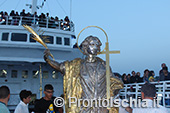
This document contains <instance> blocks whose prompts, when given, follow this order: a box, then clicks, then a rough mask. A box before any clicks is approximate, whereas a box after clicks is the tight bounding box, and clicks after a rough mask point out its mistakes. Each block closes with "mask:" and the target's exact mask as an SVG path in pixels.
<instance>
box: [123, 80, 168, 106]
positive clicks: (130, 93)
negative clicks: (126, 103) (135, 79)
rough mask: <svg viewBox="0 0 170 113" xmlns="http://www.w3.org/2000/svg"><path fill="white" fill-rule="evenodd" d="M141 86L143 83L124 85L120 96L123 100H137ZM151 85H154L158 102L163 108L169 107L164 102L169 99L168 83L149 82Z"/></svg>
mask: <svg viewBox="0 0 170 113" xmlns="http://www.w3.org/2000/svg"><path fill="white" fill-rule="evenodd" d="M143 84H144V83H133V84H124V89H122V90H121V92H120V96H121V97H122V98H125V99H128V98H129V97H133V98H135V99H138V98H139V97H141V87H142V85H143ZM151 84H155V86H156V92H157V98H158V99H159V100H160V101H159V102H160V103H162V104H163V106H165V107H170V105H167V104H166V100H167V99H170V81H160V82H151Z"/></svg>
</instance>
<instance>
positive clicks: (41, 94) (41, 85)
mask: <svg viewBox="0 0 170 113" xmlns="http://www.w3.org/2000/svg"><path fill="white" fill-rule="evenodd" d="M42 91H43V89H42V69H41V64H40V98H42Z"/></svg>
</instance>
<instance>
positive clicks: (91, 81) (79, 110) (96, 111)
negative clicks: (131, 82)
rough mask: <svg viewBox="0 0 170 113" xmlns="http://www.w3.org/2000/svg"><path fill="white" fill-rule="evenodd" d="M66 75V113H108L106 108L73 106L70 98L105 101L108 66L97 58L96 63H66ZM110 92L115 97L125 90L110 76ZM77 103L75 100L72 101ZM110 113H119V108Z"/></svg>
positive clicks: (76, 60) (76, 61)
mask: <svg viewBox="0 0 170 113" xmlns="http://www.w3.org/2000/svg"><path fill="white" fill-rule="evenodd" d="M64 65H65V75H64V82H63V83H64V99H65V108H66V113H108V110H107V108H106V107H95V106H94V107H91V106H89V107H84V106H83V105H82V104H81V106H80V107H78V106H77V104H71V107H69V97H75V98H76V99H98V98H101V99H104V98H106V92H107V91H106V89H107V88H106V64H105V62H104V61H103V60H102V59H100V58H98V57H97V61H96V62H93V63H91V62H86V61H85V60H83V59H79V58H77V59H74V60H72V61H70V62H69V61H66V62H65V63H64ZM110 76H111V78H110V83H111V84H110V86H111V87H110V92H111V96H112V97H114V96H115V95H116V94H117V93H118V90H120V89H122V88H123V83H122V81H121V80H119V79H118V78H116V77H115V76H114V75H112V72H111V74H110ZM72 101H73V102H74V101H75V100H74V99H73V100H72ZM110 113H118V108H114V107H113V108H111V110H110Z"/></svg>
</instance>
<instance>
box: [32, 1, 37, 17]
mask: <svg viewBox="0 0 170 113" xmlns="http://www.w3.org/2000/svg"><path fill="white" fill-rule="evenodd" d="M36 11H37V0H32V8H31V13H32V14H34V13H35V12H36Z"/></svg>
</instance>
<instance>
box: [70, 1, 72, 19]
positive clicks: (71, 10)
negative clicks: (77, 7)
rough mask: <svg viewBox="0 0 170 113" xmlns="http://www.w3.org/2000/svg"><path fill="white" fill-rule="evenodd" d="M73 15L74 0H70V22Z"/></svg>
mask: <svg viewBox="0 0 170 113" xmlns="http://www.w3.org/2000/svg"><path fill="white" fill-rule="evenodd" d="M71 16H72V0H70V22H71V19H72V18H71Z"/></svg>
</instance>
